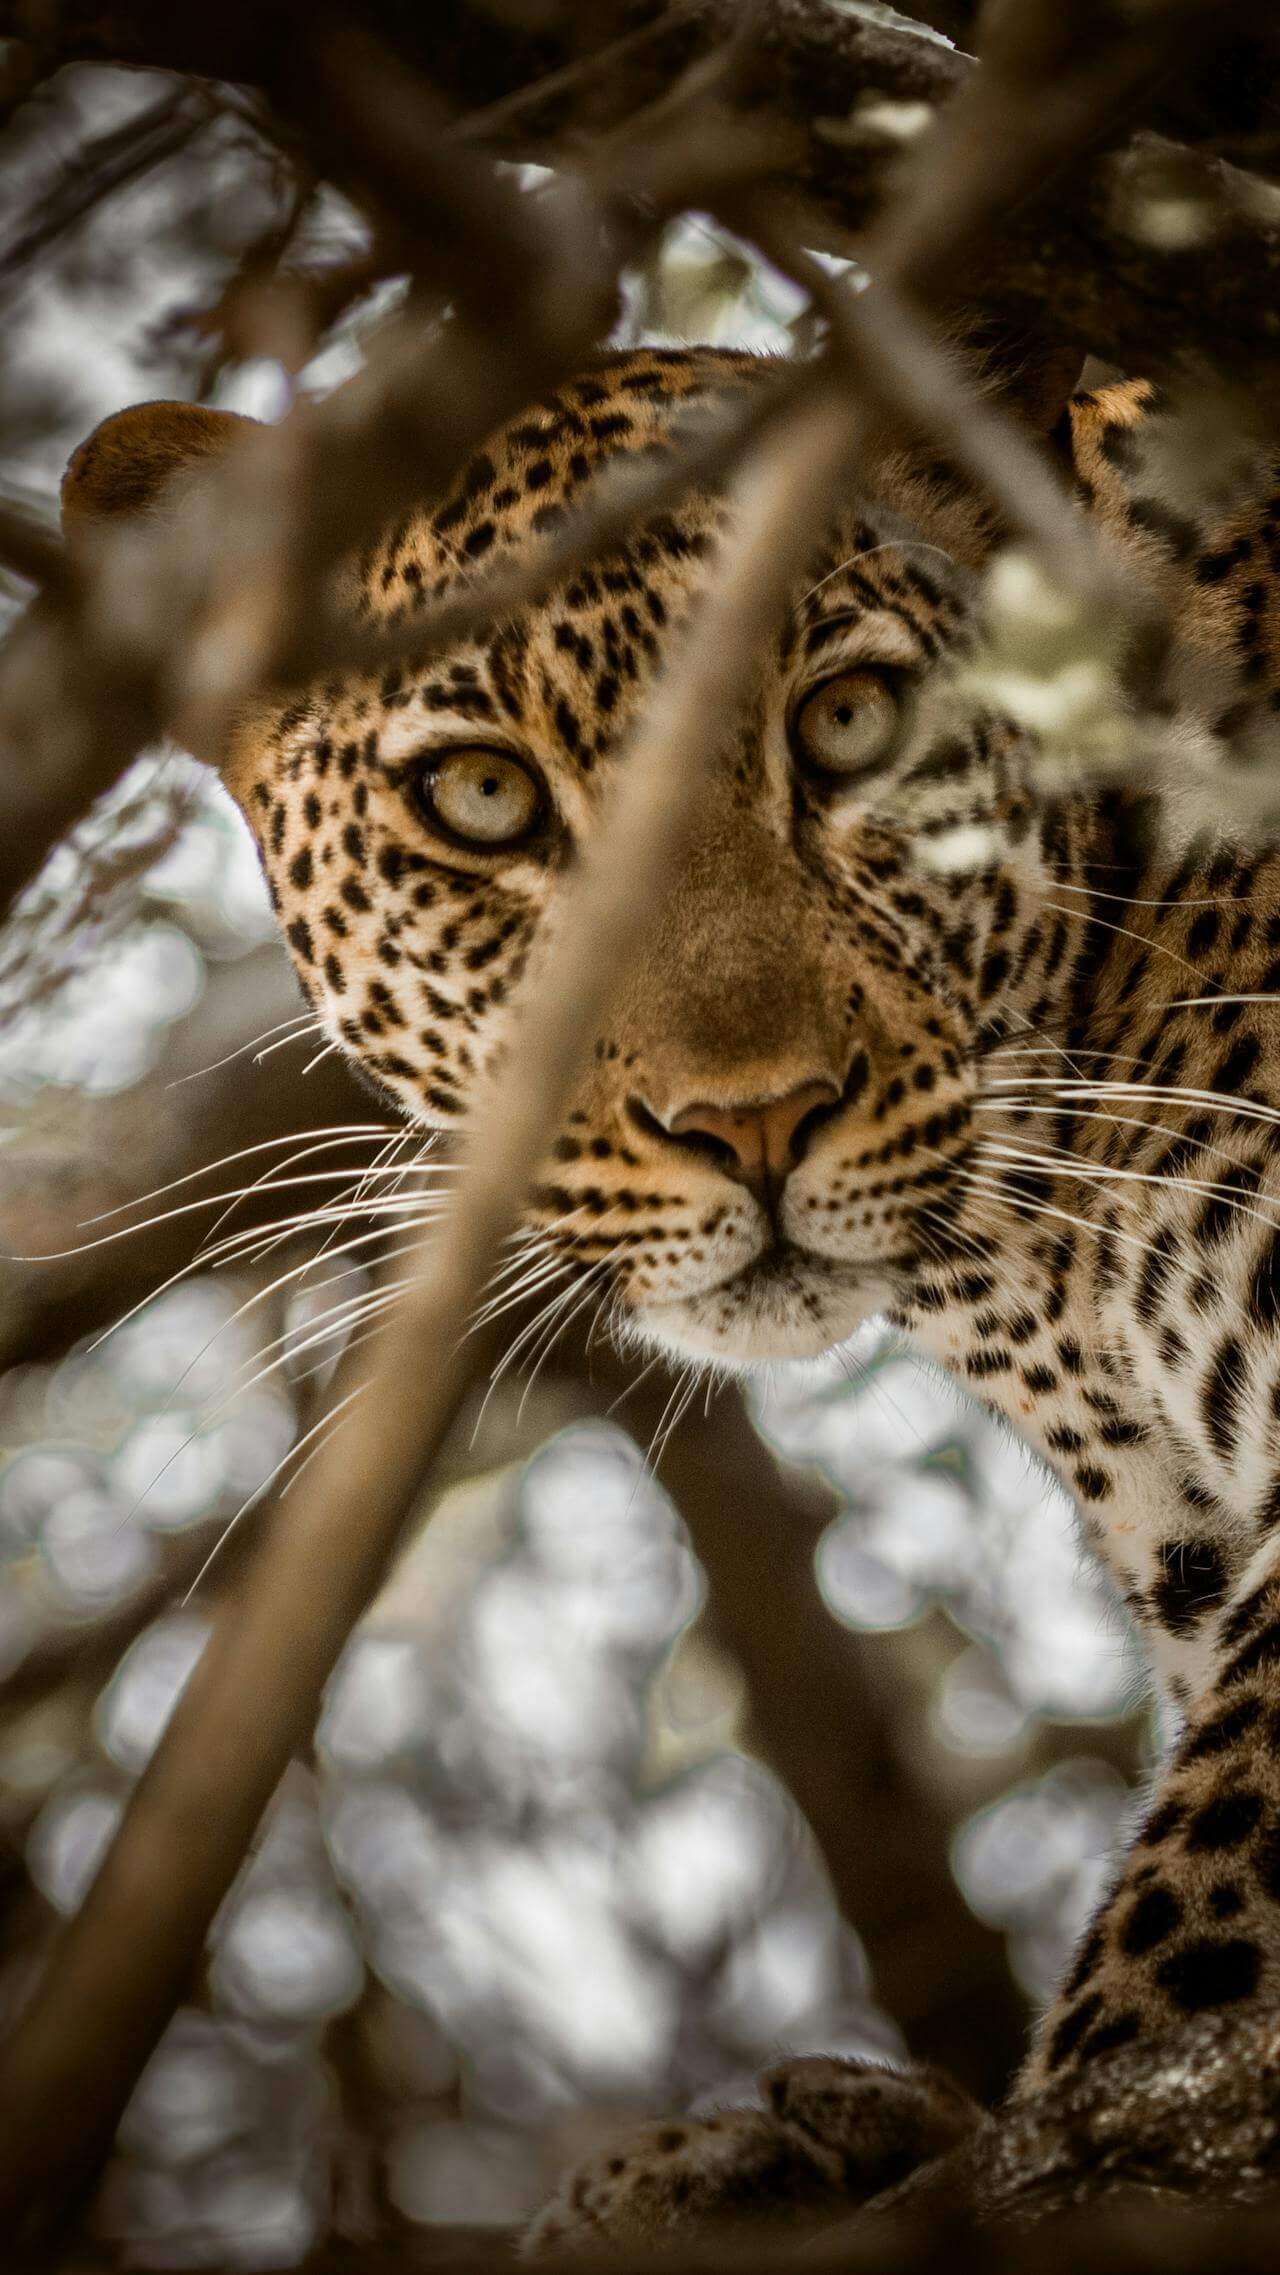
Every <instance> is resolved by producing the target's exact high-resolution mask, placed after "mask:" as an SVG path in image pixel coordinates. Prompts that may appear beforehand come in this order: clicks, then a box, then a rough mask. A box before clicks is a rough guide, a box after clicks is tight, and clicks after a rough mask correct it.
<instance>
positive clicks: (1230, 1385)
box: [1200, 1335, 1244, 1460]
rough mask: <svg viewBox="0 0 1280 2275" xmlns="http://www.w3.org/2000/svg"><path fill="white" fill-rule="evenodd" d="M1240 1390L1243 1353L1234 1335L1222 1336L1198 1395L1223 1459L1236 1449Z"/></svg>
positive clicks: (1208, 1426)
mask: <svg viewBox="0 0 1280 2275" xmlns="http://www.w3.org/2000/svg"><path fill="white" fill-rule="evenodd" d="M1243 1390H1244V1354H1243V1352H1242V1351H1241V1348H1240V1345H1239V1343H1238V1342H1237V1341H1236V1338H1235V1336H1234V1335H1224V1336H1223V1338H1222V1341H1221V1343H1220V1344H1219V1345H1218V1348H1217V1350H1216V1352H1215V1353H1214V1356H1213V1360H1212V1363H1211V1365H1210V1367H1209V1372H1208V1374H1207V1375H1206V1376H1205V1380H1204V1388H1203V1390H1202V1392H1201V1396H1200V1410H1201V1413H1202V1414H1203V1416H1204V1426H1205V1428H1206V1430H1207V1431H1208V1433H1209V1436H1210V1438H1211V1440H1212V1442H1213V1445H1214V1447H1215V1448H1216V1450H1217V1452H1218V1453H1220V1454H1221V1455H1222V1456H1223V1458H1224V1460H1225V1459H1226V1458H1227V1457H1228V1456H1229V1455H1230V1454H1231V1453H1232V1452H1233V1451H1234V1449H1235V1439H1236V1410H1237V1408H1238V1406H1239V1403H1240V1398H1241V1395H1242V1393H1243Z"/></svg>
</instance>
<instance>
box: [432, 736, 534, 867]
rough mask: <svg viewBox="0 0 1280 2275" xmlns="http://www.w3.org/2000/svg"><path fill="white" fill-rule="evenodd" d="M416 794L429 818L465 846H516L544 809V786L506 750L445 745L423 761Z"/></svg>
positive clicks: (527, 833) (526, 834)
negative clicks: (443, 748)
mask: <svg viewBox="0 0 1280 2275" xmlns="http://www.w3.org/2000/svg"><path fill="white" fill-rule="evenodd" d="M417 790H418V796H419V798H420V800H421V802H422V804H423V806H424V807H425V808H426V812H427V816H428V818H429V819H430V820H431V821H434V822H438V823H439V824H440V825H441V826H442V827H443V828H444V829H445V830H447V831H448V833H449V835H450V836H451V837H456V838H459V839H460V840H461V841H462V843H463V844H464V845H484V846H495V845H516V844H518V843H519V842H520V840H521V839H522V838H525V837H527V836H528V835H529V832H530V830H531V829H532V828H533V826H534V824H535V822H536V821H537V820H538V817H539V815H540V814H541V812H542V788H541V785H540V784H539V783H538V782H537V781H536V780H535V778H534V776H533V775H532V774H531V773H530V772H529V769H528V767H527V766H522V765H521V764H520V761H519V759H516V758H510V757H508V755H507V753H506V752H505V751H501V750H484V749H477V748H469V749H465V750H447V751H444V752H442V753H441V755H440V756H439V757H438V758H434V759H432V760H430V761H429V763H428V764H427V765H426V766H424V768H423V769H422V772H421V774H420V775H419V777H418V783H417Z"/></svg>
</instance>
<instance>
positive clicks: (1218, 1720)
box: [1183, 1698, 1262, 1762]
mask: <svg viewBox="0 0 1280 2275" xmlns="http://www.w3.org/2000/svg"><path fill="white" fill-rule="evenodd" d="M1261 1712H1262V1701H1261V1699H1260V1698H1242V1699H1241V1700H1240V1701H1239V1703H1238V1704H1237V1705H1235V1706H1228V1707H1226V1708H1224V1710H1223V1712H1222V1713H1221V1714H1215V1716H1214V1718H1213V1720H1212V1722H1206V1723H1205V1725H1204V1727H1203V1729H1201V1730H1197V1731H1196V1732H1195V1733H1194V1734H1193V1736H1192V1737H1191V1738H1190V1739H1189V1740H1188V1742H1187V1745H1186V1748H1185V1750H1184V1753H1183V1760H1184V1761H1188V1762H1199V1761H1207V1760H1209V1759H1210V1758H1211V1757H1212V1756H1213V1755H1215V1754H1225V1753H1229V1752H1230V1750H1231V1748H1232V1746H1234V1745H1235V1743H1236V1741H1237V1739H1239V1738H1243V1737H1244V1736H1245V1733H1246V1732H1247V1731H1249V1730H1252V1728H1253V1725H1254V1723H1255V1722H1256V1721H1257V1719H1258V1717H1259V1715H1260V1714H1261Z"/></svg>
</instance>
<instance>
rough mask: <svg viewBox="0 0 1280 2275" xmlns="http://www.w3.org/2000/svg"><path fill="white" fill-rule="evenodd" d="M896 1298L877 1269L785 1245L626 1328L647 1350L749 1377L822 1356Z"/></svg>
mask: <svg viewBox="0 0 1280 2275" xmlns="http://www.w3.org/2000/svg"><path fill="white" fill-rule="evenodd" d="M894 1292H895V1288H894V1282H893V1280H892V1278H891V1276H890V1275H889V1274H888V1273H886V1272H885V1271H884V1270H883V1269H882V1268H880V1267H877V1266H874V1265H867V1264H842V1263H838V1262H833V1261H830V1260H828V1259H827V1258H825V1257H822V1256H816V1255H813V1254H812V1253H809V1252H806V1251H804V1250H801V1249H798V1248H795V1247H792V1246H790V1245H789V1244H788V1245H785V1246H779V1247H776V1248H772V1249H769V1250H768V1251H766V1252H765V1253H764V1254H762V1255H760V1256H757V1257H756V1258H755V1259H754V1260H753V1261H752V1262H751V1263H750V1264H748V1265H746V1266H745V1268H744V1269H743V1270H741V1271H738V1272H735V1273H734V1274H733V1276H732V1278H730V1279H727V1280H720V1281H718V1282H717V1283H716V1285H715V1286H714V1287H711V1288H708V1289H705V1290H703V1291H701V1292H700V1293H699V1294H697V1295H691V1296H681V1297H680V1298H679V1299H678V1300H677V1301H676V1302H673V1303H646V1304H644V1305H637V1306H634V1307H632V1308H631V1310H630V1313H629V1319H628V1325H629V1326H630V1327H631V1329H632V1330H633V1332H634V1333H635V1335H636V1338H637V1341H639V1342H641V1343H643V1344H645V1345H647V1346H648V1347H649V1349H651V1350H659V1351H662V1352H664V1353H668V1354H671V1355H674V1356H675V1357H677V1358H679V1359H705V1360H708V1361H710V1362H711V1363H712V1364H713V1365H715V1366H716V1367H718V1368H721V1369H724V1370H725V1371H727V1372H731V1373H741V1374H749V1373H751V1372H752V1371H753V1370H754V1369H755V1368H757V1367H764V1366H770V1365H775V1364H777V1363H778V1362H780V1361H785V1360H788V1359H820V1358H822V1357H824V1356H825V1354H826V1353H827V1352H828V1351H831V1350H834V1349H835V1348H836V1347H837V1346H838V1345H839V1344H841V1343H847V1342H848V1341H849V1339H850V1337H851V1336H852V1335H854V1334H855V1333H856V1332H857V1330H858V1328H859V1327H861V1326H863V1325H864V1323H865V1322H866V1321H867V1320H868V1319H870V1318H873V1317H874V1316H875V1314H876V1313H877V1312H880V1311H883V1310H884V1309H885V1307H886V1305H887V1304H888V1303H889V1302H891V1300H892V1298H893V1295H894Z"/></svg>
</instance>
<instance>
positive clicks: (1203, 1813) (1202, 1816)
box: [1187, 1791, 1262, 1854]
mask: <svg viewBox="0 0 1280 2275" xmlns="http://www.w3.org/2000/svg"><path fill="white" fill-rule="evenodd" d="M1261 1816H1262V1795H1261V1794H1260V1793H1252V1792H1248V1791H1246V1792H1243V1793H1219V1794H1215V1795H1214V1797H1213V1799H1212V1800H1211V1801H1206V1802H1205V1805H1204V1807H1203V1809H1198V1810H1197V1811H1196V1814H1195V1816H1194V1817H1193V1818H1192V1820H1191V1823H1190V1824H1189V1825H1188V1827H1187V1847H1188V1848H1189V1849H1202V1850H1209V1851H1211V1852H1212V1853H1213V1854H1217V1852H1218V1851H1219V1850H1220V1849H1229V1848H1240V1847H1241V1846H1242V1844H1243V1843H1244V1842H1245V1841H1247V1840H1248V1838H1249V1835H1250V1833H1252V1832H1253V1831H1254V1830H1255V1829H1256V1827H1257V1824H1258V1821H1259V1819H1260V1818H1261Z"/></svg>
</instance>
